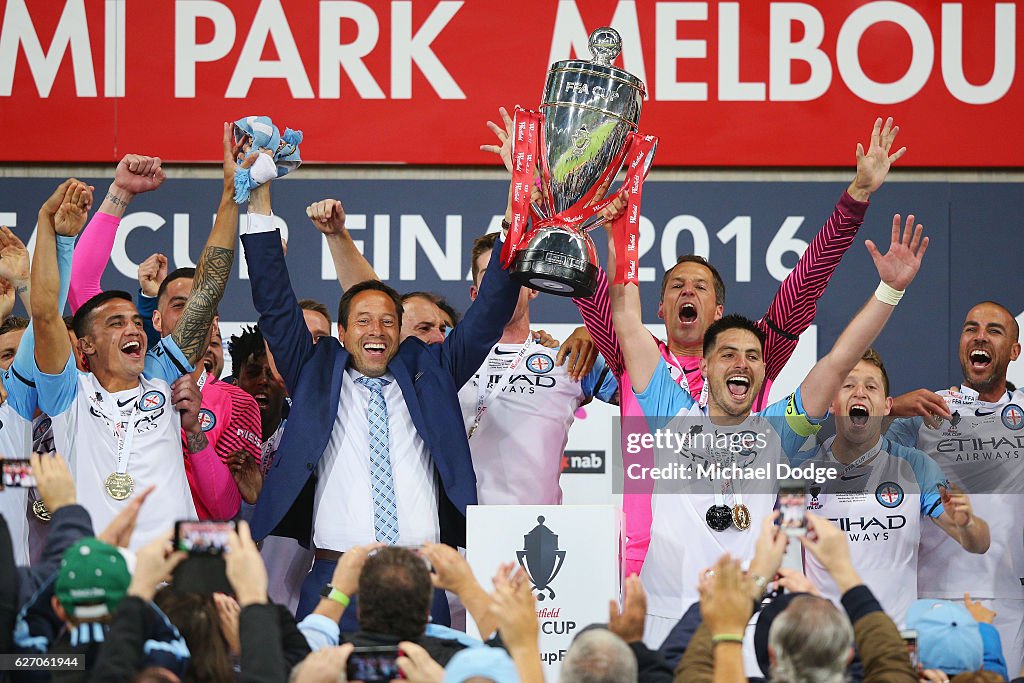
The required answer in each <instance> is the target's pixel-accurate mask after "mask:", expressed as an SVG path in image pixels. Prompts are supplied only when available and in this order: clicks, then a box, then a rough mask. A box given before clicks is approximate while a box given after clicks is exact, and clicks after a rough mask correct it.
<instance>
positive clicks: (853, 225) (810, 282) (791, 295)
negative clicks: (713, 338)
mask: <svg viewBox="0 0 1024 683" xmlns="http://www.w3.org/2000/svg"><path fill="white" fill-rule="evenodd" d="M867 208H868V203H867V202H860V201H857V200H856V199H854V198H853V197H851V196H850V195H849V194H848V193H846V192H843V195H842V197H840V198H839V203H838V204H836V207H835V209H834V210H833V212H832V215H831V216H829V219H828V221H826V223H825V225H824V226H823V227H822V228H821V230H820V231H819V232H818V234H817V235H815V236H814V239H813V240H811V243H810V244H809V245H808V246H807V250H806V251H805V252H804V254H803V255H802V256H801V257H800V260H799V261H798V262H797V264H796V268H794V269H793V272H791V273H790V274H789V275H788V276H787V277H786V279H785V281H783V283H782V285H781V286H780V287H779V291H778V292H776V293H775V298H774V299H773V300H772V303H771V305H770V306H769V307H768V311H767V313H765V315H764V317H762V318H761V319H760V320H758V321H757V325H758V327H760V328H761V329H762V330H763V331H764V333H765V344H764V359H765V380H764V386H763V387H762V389H761V392H760V393H759V394H758V395H757V397H756V398H755V399H754V405H753V408H752V410H753V411H754V412H757V411H759V410H762V409H763V408H765V407H766V406H767V405H768V391H769V389H771V384H772V380H774V379H775V378H777V377H778V376H779V373H780V372H782V368H783V367H784V366H785V365H786V362H787V361H788V360H789V359H790V357H791V356H792V355H793V351H795V350H796V345H797V343H798V342H799V341H800V335H801V334H802V333H803V332H804V330H806V329H807V328H808V327H810V325H811V322H813V320H814V314H815V312H816V310H817V301H818V299H819V298H821V295H822V294H823V293H824V291H825V286H826V285H828V281H829V279H830V278H831V277H832V274H833V273H834V272H835V269H836V267H837V266H838V265H839V261H840V260H841V259H842V257H843V254H844V253H846V250H847V249H849V248H850V245H851V244H853V238H854V237H855V236H856V235H857V231H858V230H859V229H860V226H861V224H862V223H863V222H864V214H865V212H866V211H867ZM573 303H575V304H576V307H577V308H578V309H579V311H580V315H581V316H582V317H583V323H584V324H585V325H586V327H587V331H588V332H590V336H591V337H593V339H594V343H595V344H596V346H597V348H598V351H600V352H601V355H602V356H604V359H605V362H606V363H607V364H608V367H609V368H611V371H612V372H613V373H614V374H615V377H616V378H617V379H618V380H619V386H620V387H621V391H620V394H621V399H620V409H621V412H622V416H623V417H624V418H628V417H641V416H643V414H644V413H643V411H642V410H641V409H640V404H639V403H638V402H637V400H636V396H635V395H634V393H633V388H632V384H631V383H630V381H629V375H628V373H626V371H625V370H626V368H625V361H624V360H623V358H622V350H621V348H620V347H619V340H618V337H617V336H616V334H615V329H614V328H613V327H612V313H611V300H610V299H609V297H608V278H607V275H606V274H605V272H604V270H603V269H602V270H600V271H599V272H598V283H597V287H596V289H595V291H594V294H593V295H592V296H591V297H590V298H589V299H573ZM656 341H657V342H658V348H659V349H660V351H661V355H662V356H663V357H664V358H665V361H666V364H667V365H668V368H669V372H670V374H671V375H672V378H673V379H674V380H675V381H676V382H678V383H680V384H683V385H684V386H687V387H688V389H689V391H690V394H691V395H692V396H693V397H694V398H695V399H698V400H699V398H700V395H701V390H702V389H703V388H704V377H703V376H701V374H700V358H699V357H697V356H679V357H674V356H673V355H672V354H671V352H670V351H669V349H668V347H667V346H666V345H665V343H664V342H662V341H661V340H656ZM684 382H685V384H684ZM626 431H627V430H626V429H623V430H622V439H623V443H625V439H626V437H627V434H626ZM622 452H623V453H625V452H626V449H625V448H623V449H622ZM633 462H637V463H641V464H644V465H648V466H650V465H653V463H654V454H653V452H652V451H649V450H648V451H642V452H641V453H639V454H638V455H635V456H632V455H631V456H630V463H633ZM623 465H624V466H625V465H626V463H623ZM652 486H653V484H652ZM633 489H634V487H633V486H632V485H631V488H630V491H627V492H625V493H624V495H623V496H622V510H623V513H624V515H625V520H624V522H625V529H626V550H625V557H624V558H623V559H624V562H625V566H626V572H627V574H633V573H635V574H639V573H640V568H641V567H642V566H643V562H644V558H645V557H646V556H647V548H648V546H649V545H650V541H651V523H652V521H653V513H652V508H651V495H652V493H653V489H651V490H646V491H642V492H637V491H634V490H633Z"/></svg>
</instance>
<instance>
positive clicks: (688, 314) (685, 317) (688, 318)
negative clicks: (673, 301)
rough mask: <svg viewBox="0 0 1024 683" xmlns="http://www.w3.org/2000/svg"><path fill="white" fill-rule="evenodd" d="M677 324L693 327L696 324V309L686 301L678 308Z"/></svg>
mask: <svg viewBox="0 0 1024 683" xmlns="http://www.w3.org/2000/svg"><path fill="white" fill-rule="evenodd" d="M679 322H681V323H682V324H684V325H694V324H696V323H697V307H696V306H695V305H694V304H692V303H691V302H689V301H687V302H686V303H684V304H683V305H682V306H680V307H679Z"/></svg>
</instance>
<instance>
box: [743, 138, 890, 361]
mask: <svg viewBox="0 0 1024 683" xmlns="http://www.w3.org/2000/svg"><path fill="white" fill-rule="evenodd" d="M899 130H900V129H899V126H893V121H892V118H889V119H886V121H885V123H884V125H883V123H882V119H880V118H879V119H875V124H874V128H873V129H872V130H871V140H870V142H869V143H868V149H867V151H866V152H865V151H864V146H863V145H861V144H860V143H857V174H856V176H855V177H854V179H853V182H851V183H850V186H849V187H848V188H847V189H846V192H844V193H843V196H842V197H840V199H839V203H838V204H836V207H835V210H834V211H833V212H832V215H831V216H829V218H828V220H827V221H826V222H825V225H824V226H823V227H822V228H821V230H820V231H819V232H818V234H817V235H815V236H814V239H813V240H811V243H810V245H808V247H807V250H806V251H805V252H804V253H803V255H802V256H801V257H800V260H799V261H798V262H797V264H796V268H795V269H793V272H791V273H790V274H789V275H788V276H787V277H786V279H785V280H784V281H783V283H782V285H781V286H780V287H779V291H778V292H776V294H775V298H774V299H773V300H772V303H771V306H769V308H768V312H767V313H766V314H765V316H764V318H762V319H761V321H760V325H761V328H762V329H763V330H764V332H765V336H766V339H765V350H764V356H765V377H767V378H768V379H775V378H776V377H778V376H779V373H780V372H782V368H783V367H784V366H785V365H786V363H787V362H788V361H789V359H790V357H791V356H792V355H793V351H795V350H796V345H797V342H798V341H799V339H800V335H801V334H803V332H804V331H805V330H806V329H807V328H808V327H810V325H811V323H812V322H813V321H814V316H815V314H816V313H817V304H818V299H820V298H821V295H822V294H823V293H824V292H825V287H826V286H828V283H829V280H830V279H831V278H832V274H833V273H835V270H836V268H837V267H838V266H839V262H840V260H842V258H843V255H844V254H845V253H846V251H847V249H849V248H850V245H851V244H853V240H854V237H856V235H857V231H858V230H860V226H861V225H862V224H863V222H864V214H865V213H866V212H867V209H868V199H869V198H870V197H871V195H872V194H873V193H874V192H876V191H877V190H878V188H880V187H881V186H882V183H884V182H885V178H886V176H887V175H888V174H889V169H890V167H891V166H892V164H893V163H895V162H896V160H897V159H899V158H900V157H902V156H903V154H904V153H905V152H906V151H907V148H906V147H901V148H900V149H898V150H897V151H895V152H893V153H892V154H890V153H889V151H890V150H891V149H892V145H893V142H894V141H895V139H896V135H897V133H899Z"/></svg>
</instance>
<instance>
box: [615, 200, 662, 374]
mask: <svg viewBox="0 0 1024 683" xmlns="http://www.w3.org/2000/svg"><path fill="white" fill-rule="evenodd" d="M623 203H624V202H623ZM606 226H608V229H607V232H608V264H607V269H608V270H609V271H611V272H614V271H612V270H611V269H612V268H614V267H615V239H614V238H613V236H612V232H611V228H610V224H609V223H606ZM608 294H609V296H610V298H611V309H612V322H613V323H614V325H615V334H616V335H617V336H618V339H619V347H620V348H621V350H622V359H623V361H624V365H625V369H626V371H627V372H629V379H630V381H631V382H632V384H633V390H634V391H635V392H636V393H638V394H641V393H643V392H644V391H646V390H647V385H648V384H649V383H650V381H651V378H652V377H653V376H654V371H655V369H656V368H657V367H658V363H659V362H660V360H661V353H660V352H659V351H658V344H657V342H656V341H655V340H654V337H652V336H651V333H650V332H649V331H648V330H647V328H646V327H644V320H643V315H642V313H641V306H640V287H639V286H637V285H635V284H626V285H619V284H612V285H610V286H609V288H608Z"/></svg>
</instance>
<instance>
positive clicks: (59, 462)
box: [29, 453, 77, 514]
mask: <svg viewBox="0 0 1024 683" xmlns="http://www.w3.org/2000/svg"><path fill="white" fill-rule="evenodd" d="M29 462H30V463H31V464H32V473H33V474H34V475H35V478H36V488H37V489H38V490H39V497H40V498H42V499H43V503H44V504H45V505H46V509H47V510H49V511H50V514H53V513H54V512H56V511H57V510H60V509H61V508H62V507H67V506H68V505H74V504H75V502H76V501H77V497H76V496H75V480H74V479H72V477H71V470H70V469H68V465H67V463H66V462H64V458H63V457H61V455H60V454H59V453H55V454H54V455H52V456H50V455H40V454H39V453H32V454H31V455H29Z"/></svg>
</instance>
